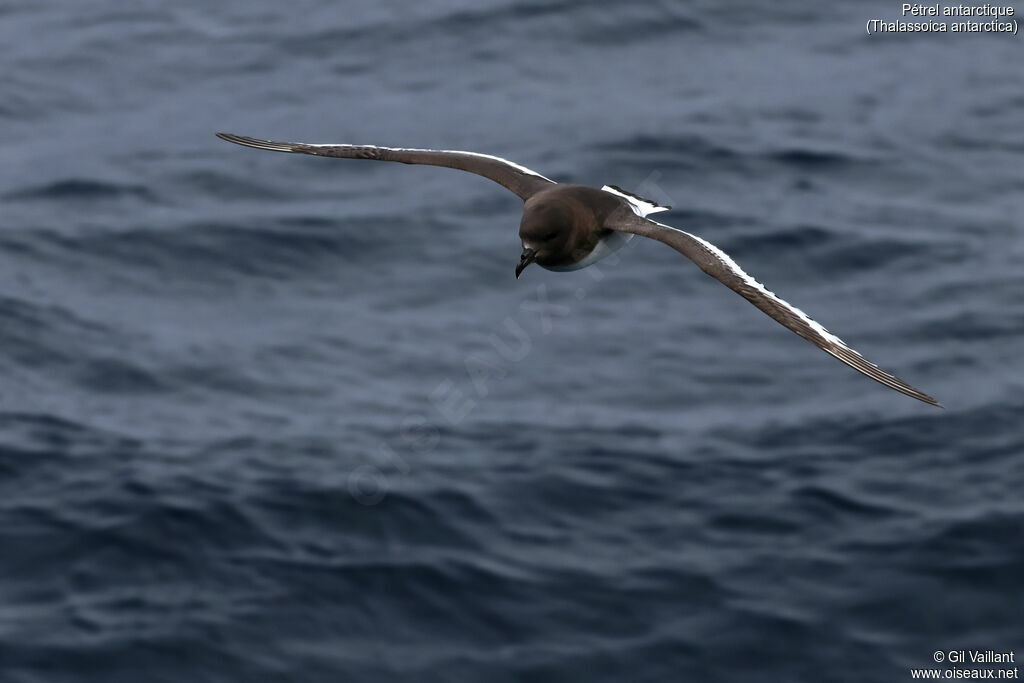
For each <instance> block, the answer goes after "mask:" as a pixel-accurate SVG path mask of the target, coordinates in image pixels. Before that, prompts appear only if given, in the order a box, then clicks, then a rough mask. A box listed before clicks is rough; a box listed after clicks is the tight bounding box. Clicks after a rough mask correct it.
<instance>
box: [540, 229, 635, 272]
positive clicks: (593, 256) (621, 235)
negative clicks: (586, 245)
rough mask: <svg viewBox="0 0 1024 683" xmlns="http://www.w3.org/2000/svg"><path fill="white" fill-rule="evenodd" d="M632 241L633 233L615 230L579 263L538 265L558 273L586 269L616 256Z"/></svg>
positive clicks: (603, 238) (602, 239)
mask: <svg viewBox="0 0 1024 683" xmlns="http://www.w3.org/2000/svg"><path fill="white" fill-rule="evenodd" d="M631 239H633V233H631V232H619V231H618V230H613V231H611V233H609V234H608V235H605V236H604V237H602V238H601V239H600V240H599V241H598V243H597V244H595V245H594V248H593V249H591V250H590V253H589V254H587V255H586V256H584V257H583V258H581V259H580V260H579V261H576V262H575V263H569V264H563V265H558V266H545V265H543V264H540V263H538V265H540V267H541V268H544V269H545V270H554V271H558V272H564V271H568V270H579V269H581V268H586V267H587V266H592V265H594V264H595V263H597V262H598V261H600V260H601V259H603V258H605V257H607V256H610V255H611V254H614V253H615V252H617V251H618V250H619V249H621V248H622V247H623V246H625V245H626V243H627V242H629V241H630V240H631Z"/></svg>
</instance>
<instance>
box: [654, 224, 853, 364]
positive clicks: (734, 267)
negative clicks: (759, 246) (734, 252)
mask: <svg viewBox="0 0 1024 683" xmlns="http://www.w3.org/2000/svg"><path fill="white" fill-rule="evenodd" d="M651 222H652V223H654V224H655V225H657V226H660V227H662V228H665V229H666V230H675V231H676V232H681V233H683V234H684V235H686V236H688V237H690V238H691V239H694V240H696V241H698V242H700V243H701V244H702V245H703V246H704V247H705V248H706V249H707V250H708V251H710V252H711V253H712V254H714V255H715V256H717V257H718V259H719V260H720V261H721V262H722V263H724V264H725V265H726V267H728V268H729V270H731V271H732V272H733V273H735V274H736V275H737V276H739V277H740V278H741V279H742V280H743V281H744V282H746V283H747V284H748V285H750V286H751V287H753V288H754V289H756V290H757V291H759V292H761V293H762V294H764V295H765V296H767V297H768V298H770V299H771V300H772V301H774V302H776V303H777V304H779V305H780V306H782V307H784V308H786V309H788V310H790V311H792V312H793V313H794V314H795V315H796V316H797V317H799V318H800V319H801V320H803V321H804V322H805V323H807V324H808V325H809V326H810V327H811V328H812V329H813V330H814V331H815V332H817V333H818V334H820V335H821V336H822V337H824V338H825V339H827V340H828V341H830V342H832V343H833V344H838V345H840V346H843V347H846V348H847V349H849V350H850V351H853V352H854V353H857V352H856V351H855V350H854V349H852V348H850V347H849V346H847V344H846V342H844V341H843V340H842V339H840V338H839V337H837V336H836V335H834V334H832V333H831V332H829V331H828V330H826V329H825V327H824V326H823V325H821V324H820V323H818V322H816V321H815V320H814V319H812V318H811V316H809V315H807V314H806V313H804V312H803V311H801V310H800V309H799V308H797V307H796V306H794V305H792V304H790V303H788V302H786V301H783V300H782V299H780V298H779V297H778V296H776V295H775V292H771V291H769V290H768V288H767V287H765V286H764V285H762V284H761V283H760V282H758V281H757V280H755V279H754V278H753V277H751V276H750V275H749V274H748V273H747V272H746V271H745V270H743V269H742V268H740V265H739V264H738V263H736V262H735V261H733V260H732V257H730V256H729V255H728V254H726V253H725V252H724V251H722V250H721V249H719V248H718V247H716V246H715V245H713V244H711V242H708V241H707V240H705V239H702V238H700V237H698V236H697V235H694V234H692V233H689V232H686V231H685V230H680V229H679V228H673V227H672V226H671V225H665V224H664V223H657V222H655V221H651ZM857 355H860V354H859V353H858V354H857Z"/></svg>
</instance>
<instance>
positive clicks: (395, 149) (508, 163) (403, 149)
mask: <svg viewBox="0 0 1024 683" xmlns="http://www.w3.org/2000/svg"><path fill="white" fill-rule="evenodd" d="M297 144H302V145H303V146H305V147H362V148H368V149H384V150H387V151H389V152H442V153H447V154H464V155H466V156H470V157H479V158H481V159H491V160H492V161H498V162H501V163H503V164H505V165H506V166H511V167H512V168H514V169H516V170H517V171H519V172H520V173H525V174H527V175H532V176H535V177H537V178H540V179H541V180H546V181H548V182H549V183H554V182H555V181H554V180H551V179H550V178H545V177H544V176H542V175H541V174H540V173H537V172H536V171H533V170H530V169H528V168H526V167H525V166H520V165H519V164H517V163H515V162H514V161H509V160H508V159H502V158H501V157H496V156H494V155H493V154H481V153H479V152H463V151H461V150H457V149H418V148H416V147H381V146H380V145H352V144H349V143H347V142H335V143H321V144H311V143H297Z"/></svg>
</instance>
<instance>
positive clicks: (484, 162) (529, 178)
mask: <svg viewBox="0 0 1024 683" xmlns="http://www.w3.org/2000/svg"><path fill="white" fill-rule="evenodd" d="M217 137H219V138H221V139H222V140H227V141H228V142H234V143H235V144H238V145H244V146H246V147H255V148H256V149H267V150H270V151H273V152H296V153H299V154H312V155H314V156H321V157H339V158H342V159H372V160H375V161H397V162H399V163H402V164H425V165H428V166H445V167H447V168H456V169H459V170H460V171H469V172H470V173H476V174H477V175H480V176H483V177H484V178H488V179H490V180H493V181H494V182H496V183H498V184H499V185H501V186H503V187H506V188H508V189H509V190H511V191H512V192H514V193H515V194H516V195H518V196H519V197H520V198H522V199H523V200H524V201H525V200H526V199H529V198H530V197H531V196H533V195H534V194H535V193H537V192H539V191H540V190H543V189H544V188H546V187H550V186H551V185H553V184H554V181H553V180H549V179H547V178H545V177H544V176H542V175H541V174H539V173H536V172H534V171H531V170H530V169H528V168H526V167H525V166H520V165H519V164H515V163H512V162H511V161H507V160H505V159H502V158H501V157H495V156H491V155H489V154H478V153H476V152H455V151H450V150H439V149H406V148H402V147H376V146H374V145H313V144H306V143H302V142H272V141H270V140H258V139H256V138H249V137H245V136H242V135H232V134H231V133H217Z"/></svg>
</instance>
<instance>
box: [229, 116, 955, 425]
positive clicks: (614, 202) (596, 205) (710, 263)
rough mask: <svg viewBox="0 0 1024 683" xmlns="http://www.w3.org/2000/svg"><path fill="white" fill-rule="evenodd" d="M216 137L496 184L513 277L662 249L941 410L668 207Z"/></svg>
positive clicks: (453, 162) (438, 155) (503, 167)
mask: <svg viewBox="0 0 1024 683" xmlns="http://www.w3.org/2000/svg"><path fill="white" fill-rule="evenodd" d="M217 137H219V138H221V139H223V140H227V141H228V142H233V143H235V144H238V145H244V146H246V147H255V148H256V149H266V150H271V151H274V152H295V153H299V154H312V155H314V156H322V157H338V158H342V159H372V160H375V161H397V162H399V163H403V164H425V165H428V166H445V167H447V168H455V169H459V170H461V171H468V172H470V173H476V174H477V175H481V176H483V177H485V178H488V179H490V180H493V181H494V182H496V183H498V184H499V185H501V186H503V187H505V188H507V189H508V190H510V191H511V192H513V193H514V194H516V195H517V196H518V197H519V198H520V199H522V200H523V202H524V204H523V217H522V221H521V222H520V225H519V237H520V239H521V240H522V244H523V251H522V254H521V255H520V257H519V263H518V265H517V266H516V269H515V273H516V277H517V278H518V277H519V275H520V274H521V273H522V272H523V269H524V268H526V267H527V266H529V265H530V264H531V263H536V264H537V265H538V266H540V267H542V268H546V269H548V270H555V271H566V270H578V269H580V268H586V267H587V266H589V265H592V264H594V263H597V262H598V261H600V260H601V259H603V258H605V257H606V256H608V255H609V254H611V253H613V252H615V251H616V250H618V249H619V248H621V247H622V246H623V245H624V244H625V243H626V242H628V241H629V240H630V239H632V238H633V236H634V235H641V236H643V237H649V238H651V239H655V240H658V241H659V242H664V243H665V244H667V245H669V246H670V247H672V248H673V249H675V250H676V251H678V252H680V253H681V254H682V255H683V256H685V257H686V258H688V259H690V260H691V261H693V262H694V263H696V264H697V266H698V267H699V268H700V269H701V270H703V271H704V272H705V273H707V274H708V275H710V276H711V277H713V278H715V279H716V280H718V281H719V282H721V283H722V284H724V285H725V286H726V287H728V288H729V289H731V290H733V291H734V292H736V293H737V294H739V295H740V296H742V297H743V298H744V299H746V300H747V301H749V302H750V303H752V304H754V305H755V306H757V307H758V308H759V309H761V311H763V312H764V313H766V314H767V315H768V316H769V317H771V318H773V319H775V320H776V321H777V322H779V323H780V324H782V325H783V326H785V327H787V328H789V329H790V330H791V331H792V332H795V333H796V334H798V335H800V336H801V337H803V338H804V339H806V340H807V341H809V342H811V343H812V344H814V345H815V346H817V347H818V348H820V349H821V350H823V351H824V352H825V353H828V354H829V355H831V356H834V357H835V358H838V359H839V360H841V361H842V362H844V363H846V364H847V365H849V366H850V367H852V368H853V369H855V370H857V371H858V372H861V373H863V374H865V375H867V376H868V377H870V378H871V379H873V380H875V381H876V382H880V383H881V384H884V385H885V386H887V387H889V388H890V389H895V390H896V391H898V392H900V393H903V394H906V395H907V396H910V397H912V398H916V399H917V400H919V401H924V402H925V403H929V404H931V405H933V406H938V407H940V408H941V407H942V405H941V404H940V403H939V402H938V401H936V400H935V399H934V398H932V397H931V396H929V395H928V394H926V393H924V392H923V391H920V390H919V389H915V388H914V387H912V386H910V385H909V384H907V383H906V382H904V381H903V380H901V379H899V378H898V377H895V376H894V375H891V374H889V373H888V372H886V371H885V370H882V369H881V368H879V367H878V366H877V365H875V364H874V363H871V362H870V361H868V360H867V359H866V358H864V356H862V355H860V354H859V353H857V352H856V351H854V350H853V349H852V348H850V347H849V346H847V345H846V343H845V342H844V341H843V340H842V339H840V338H839V337H837V336H836V335H834V334H832V333H831V332H829V331H828V330H826V329H825V328H824V327H822V326H821V325H819V324H818V323H816V322H815V321H814V320H812V319H811V318H810V316H808V315H807V314H806V313H804V312H803V311H801V310H800V309H799V308H796V307H795V306H792V305H790V304H788V303H786V302H785V301H783V300H782V299H780V298H779V297H777V296H775V294H773V293H772V292H770V291H768V290H767V289H766V288H765V287H764V285H762V284H761V283H760V282H758V281H757V280H755V279H754V278H752V277H751V276H750V275H748V274H747V273H746V272H745V271H744V270H743V269H742V268H740V267H739V265H738V264H737V263H736V262H735V261H733V260H732V259H731V258H730V257H729V256H728V254H726V253H725V252H723V251H722V250H721V249H719V248H718V247H716V246H715V245H713V244H711V243H710V242H708V241H707V240H704V239H702V238H700V237H698V236H696V235H692V234H690V233H688V232H684V231H682V230H678V229H676V228H672V227H669V226H667V225H662V224H661V223H657V222H655V221H652V220H650V219H649V218H647V216H649V215H650V214H653V213H657V212H659V211H667V210H668V209H669V208H671V207H668V206H661V205H659V204H657V203H655V202H653V201H650V200H648V199H644V198H643V197H640V196H638V195H636V194H633V193H631V192H627V191H625V190H623V189H621V188H618V187H615V186H614V185H605V186H604V187H602V188H601V189H600V190H598V189H595V188H592V187H586V186H583V185H570V184H566V183H556V182H555V181H553V180H549V179H548V178H545V177H544V176H542V175H540V174H539V173H536V172H535V171H531V170H530V169H528V168H525V167H523V166H520V165H519V164H516V163H513V162H511V161H507V160H505V159H502V158H500V157H496V156H491V155H489V154H478V153H476V152H457V151H449V150H434V149H407V148H398V147H377V146H374V145H344V144H336V145H331V144H327V145H324V144H306V143H300V142H271V141H269V140H258V139H256V138H250V137H244V136H241V135H232V134H229V133H217Z"/></svg>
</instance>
